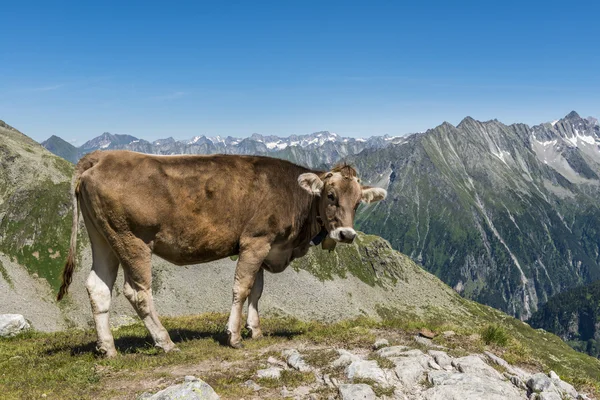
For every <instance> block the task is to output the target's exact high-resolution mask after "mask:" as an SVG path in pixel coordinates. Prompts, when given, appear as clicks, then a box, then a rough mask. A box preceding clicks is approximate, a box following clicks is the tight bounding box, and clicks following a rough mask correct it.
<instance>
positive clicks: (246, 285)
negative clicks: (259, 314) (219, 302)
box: [227, 238, 271, 348]
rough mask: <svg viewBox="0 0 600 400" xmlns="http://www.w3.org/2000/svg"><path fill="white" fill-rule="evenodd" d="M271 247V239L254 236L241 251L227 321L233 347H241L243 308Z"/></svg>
mask: <svg viewBox="0 0 600 400" xmlns="http://www.w3.org/2000/svg"><path fill="white" fill-rule="evenodd" d="M270 247H271V246H270V241H267V240H266V239H264V238H252V239H250V240H248V239H247V240H246V241H245V243H244V244H243V246H242V248H243V250H241V251H240V258H239V259H238V263H237V266H236V268H235V279H234V283H233V302H232V305H231V313H230V314H229V322H228V323H227V334H228V336H229V340H228V342H229V345H230V346H231V347H235V348H238V347H241V344H242V336H241V322H242V308H243V307H244V303H245V302H246V299H247V298H248V296H249V295H250V292H251V290H252V286H253V285H254V281H255V280H256V276H257V274H258V272H259V271H260V269H261V266H262V262H263V260H264V259H265V257H266V256H267V254H268V253H269V249H270Z"/></svg>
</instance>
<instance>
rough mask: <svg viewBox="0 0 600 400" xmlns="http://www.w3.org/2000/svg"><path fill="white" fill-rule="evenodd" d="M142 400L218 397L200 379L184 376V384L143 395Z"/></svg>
mask: <svg viewBox="0 0 600 400" xmlns="http://www.w3.org/2000/svg"><path fill="white" fill-rule="evenodd" d="M139 398H140V399H144V400H180V399H186V400H219V399H220V397H219V395H217V393H215V391H214V390H213V388H212V387H210V385H209V384H208V383H206V382H204V381H203V380H201V379H198V378H196V377H193V376H186V377H185V382H183V383H181V384H179V385H173V386H169V387H168V388H166V389H164V390H161V391H160V392H157V393H155V394H153V395H151V394H143V395H142V396H140V397H139Z"/></svg>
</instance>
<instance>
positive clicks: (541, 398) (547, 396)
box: [531, 392, 563, 400]
mask: <svg viewBox="0 0 600 400" xmlns="http://www.w3.org/2000/svg"><path fill="white" fill-rule="evenodd" d="M531 399H532V400H534V399H535V400H563V397H562V396H561V395H560V394H558V393H556V392H542V393H535V394H534V395H533V396H531Z"/></svg>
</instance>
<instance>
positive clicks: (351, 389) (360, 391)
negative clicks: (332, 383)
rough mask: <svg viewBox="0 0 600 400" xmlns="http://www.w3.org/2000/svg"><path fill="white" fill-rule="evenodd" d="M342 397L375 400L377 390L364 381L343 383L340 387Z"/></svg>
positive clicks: (353, 399)
mask: <svg viewBox="0 0 600 400" xmlns="http://www.w3.org/2000/svg"><path fill="white" fill-rule="evenodd" d="M339 392H340V398H341V399H342V400H375V399H377V396H375V392H374V391H373V389H372V388H371V386H369V385H366V384H364V383H360V384H352V385H348V384H343V385H340V387H339Z"/></svg>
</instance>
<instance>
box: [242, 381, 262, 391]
mask: <svg viewBox="0 0 600 400" xmlns="http://www.w3.org/2000/svg"><path fill="white" fill-rule="evenodd" d="M244 386H247V387H249V388H250V389H252V390H254V391H255V392H258V391H259V390H261V389H262V388H261V387H260V385H259V384H258V383H256V382H254V381H253V380H252V379H249V380H247V381H246V382H244Z"/></svg>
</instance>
